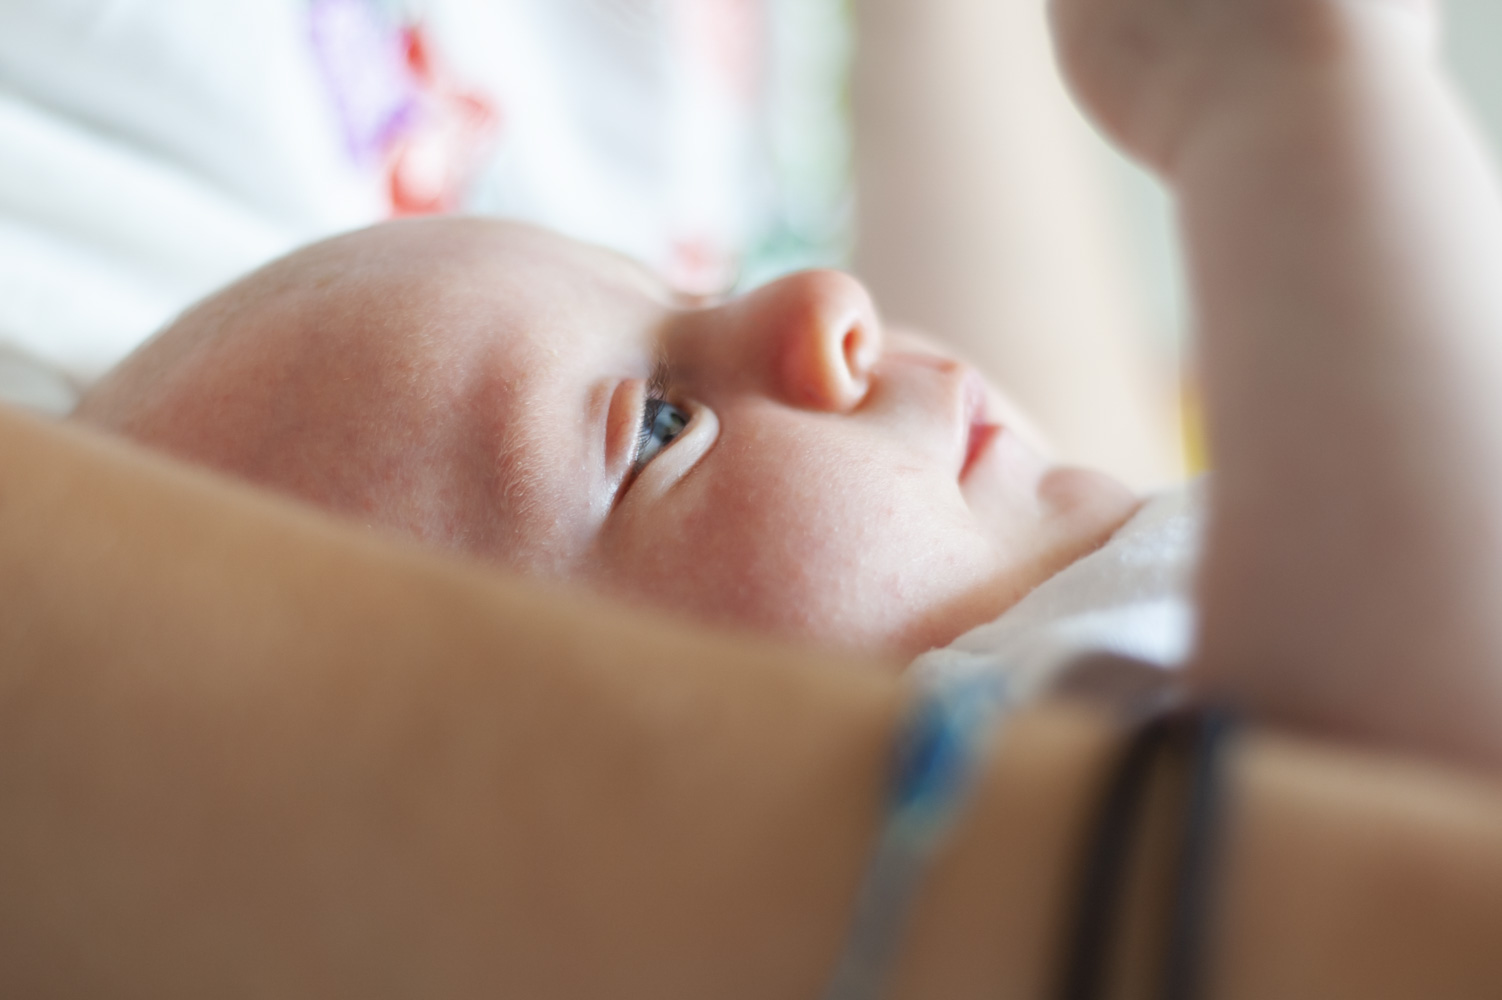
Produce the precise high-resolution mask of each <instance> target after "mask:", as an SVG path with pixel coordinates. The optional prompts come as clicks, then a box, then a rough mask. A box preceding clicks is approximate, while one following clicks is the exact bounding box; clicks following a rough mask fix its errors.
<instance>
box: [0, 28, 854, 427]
mask: <svg viewBox="0 0 1502 1000" xmlns="http://www.w3.org/2000/svg"><path fill="white" fill-rule="evenodd" d="M842 6H843V3H842V0H152V2H150V3H121V2H118V0H5V2H0V399H9V400H11V401H12V402H19V403H22V404H29V405H32V406H35V407H38V408H41V409H50V410H53V411H54V412H56V411H63V412H65V411H66V410H67V409H69V408H70V407H71V400H72V398H73V397H74V396H75V395H76V393H77V391H78V389H79V388H80V387H82V386H86V385H87V384H88V383H89V382H90V381H91V380H92V379H94V378H96V377H97V376H98V375H99V374H101V373H102V372H103V371H105V370H106V369H107V368H109V367H110V366H112V365H113V364H115V363H116V362H117V361H119V360H120V358H122V357H123V356H124V355H125V354H126V353H128V352H129V351H130V350H132V349H133V348H134V347H135V346H137V345H138V344H139V343H140V342H141V341H142V340H144V339H145V338H146V337H147V336H148V335H150V334H151V333H152V332H154V331H155V330H157V329H159V328H160V327H162V326H163V325H164V324H166V323H167V322H168V321H170V320H171V319H172V318H173V316H175V315H176V314H177V313H178V312H180V311H181V310H182V309H184V308H185V307H186V306H188V305H189V304H191V303H192V302H193V301H195V300H197V299H198V298H201V297H202V296H204V295H205V294H207V293H209V292H211V291H213V290H214V289H216V288H218V287H220V286H222V285H224V284H226V283H227V282H229V281H230V280H232V279H234V278H236V277H238V276H240V275H242V274H244V273H245V272H247V271H249V270H252V269H254V268H255V267H258V266H260V265H261V264H263V263H265V262H266V261H267V260H269V259H271V258H273V257H276V256H278V255H280V254H283V253H285V252H287V251H289V250H291V249H293V248H294V247H297V246H299V245H302V244H304V243H307V242H310V241H313V240H316V239H319V238H322V237H324V236H328V235H331V234H333V233H336V232H340V231H344V230H349V229H353V228H358V227H361V226H365V225H369V224H371V223H374V222H377V221H380V220H381V219H384V218H388V217H390V216H392V215H400V214H414V213H422V212H432V211H456V210H457V211H469V212H479V213H485V214H493V215H501V216H506V217H511V218H521V219H526V220H529V221H532V222H536V223H538V224H540V225H543V226H545V227H547V228H550V229H555V230H558V231H560V232H563V233H565V234H566V235H569V236H573V237H575V238H578V239H582V240H585V241H588V242H593V243H600V244H604V245H606V246H610V247H613V248H614V249H617V250H619V251H621V252H624V253H627V254H630V255H632V256H635V257H638V258H640V259H642V260H644V261H646V262H647V263H649V264H651V265H653V266H656V267H657V268H659V269H660V270H662V271H664V272H665V273H667V274H668V275H669V276H670V277H673V278H675V279H678V280H679V281H680V282H681V283H682V284H684V285H692V284H694V283H701V284H716V283H717V282H720V283H722V282H724V281H725V280H727V278H730V277H733V276H735V275H736V274H741V275H748V274H749V275H751V276H753V277H754V276H766V275H769V274H771V273H776V272H778V271H780V270H786V269H787V268H790V267H793V266H800V265H801V266H807V265H808V264H811V263H824V264H833V263H837V262H838V256H839V253H840V251H841V249H842V245H841V240H842V239H843V221H842V220H843V217H844V214H845V211H844V202H845V192H844V187H843V183H844V177H845V173H846V171H845V164H844V149H843V141H844V134H845V130H844V128H843V122H842V120H841V117H840V116H841V108H840V99H841V98H840V80H841V76H842V73H843V67H844V58H845V57H844V53H845V49H846V41H847V40H846V37H845V34H844V29H845V25H844V22H843V20H842V16H843V15H842ZM821 241H822V243H821ZM28 367H30V368H31V369H32V370H31V371H29V372H28V371H27V370H26V369H27V368H28ZM13 387H18V388H14V389H13ZM12 390H13V391H12Z"/></svg>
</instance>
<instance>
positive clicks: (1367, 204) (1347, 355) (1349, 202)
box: [1055, 0, 1502, 767]
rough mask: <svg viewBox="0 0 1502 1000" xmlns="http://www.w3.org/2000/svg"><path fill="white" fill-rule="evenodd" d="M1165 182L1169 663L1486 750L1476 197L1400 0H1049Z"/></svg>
mask: <svg viewBox="0 0 1502 1000" xmlns="http://www.w3.org/2000/svg"><path fill="white" fill-rule="evenodd" d="M1055 12H1056V14H1057V15H1058V20H1059V24H1060V28H1061V38H1062V39H1063V44H1064V53H1065V58H1066V63H1067V65H1068V66H1069V67H1070V69H1071V70H1072V74H1073V77H1074V79H1075V82H1076V83H1077V85H1078V87H1079V90H1080V92H1081V93H1082V94H1083V95H1084V97H1085V99H1086V100H1087V102H1088V103H1089V104H1090V105H1091V106H1092V108H1093V109H1094V110H1095V111H1096V112H1097V113H1098V115H1099V116H1100V117H1101V118H1102V120H1103V121H1104V122H1105V123H1106V124H1107V125H1108V127H1110V128H1111V129H1112V130H1113V131H1114V132H1115V134H1116V135H1117V136H1118V137H1119V138H1120V139H1121V140H1122V141H1123V142H1124V143H1125V144H1126V145H1127V146H1128V148H1130V149H1131V150H1133V151H1134V152H1136V153H1138V154H1139V155H1141V156H1142V157H1144V158H1145V159H1146V160H1147V161H1148V162H1150V163H1152V164H1153V165H1154V166H1156V167H1157V168H1158V169H1159V170H1161V171H1162V172H1163V173H1164V175H1165V176H1166V177H1167V178H1168V179H1169V181H1170V183H1171V184H1172V186H1173V189H1174V191H1175V193H1176V195H1177V197H1178V201H1179V206H1180V217H1181V220H1182V228H1183V233H1184V239H1185V242H1186V245H1187V251H1188V259H1189V265H1190V269H1191V276H1192V285H1193V289H1194V298H1195V303H1196V307H1197V312H1198V325H1199V335H1200V344H1199V353H1200V356H1201V358H1202V361H1203V365H1204V372H1203V376H1204V384H1205V387H1206V394H1207V410H1208V416H1209V432H1210V442H1211V445H1212V453H1213V460H1214V465H1215V468H1216V473H1215V476H1214V478H1213V480H1212V487H1211V494H1212V508H1213V509H1212V517H1211V526H1210V535H1209V542H1208V552H1207V556H1206V562H1205V566H1204V571H1203V578H1202V587H1201V590H1202V598H1203V606H1204V623H1203V643H1202V650H1201V655H1200V660H1199V664H1198V672H1197V680H1198V681H1199V683H1200V684H1201V686H1202V687H1203V688H1204V689H1206V690H1208V691H1210V692H1213V693H1215V694H1217V695H1220V696H1222V697H1228V698H1231V699H1233V700H1235V701H1237V702H1240V703H1243V704H1246V705H1248V706H1250V707H1252V708H1253V709H1254V710H1256V711H1259V712H1261V713H1264V714H1265V715H1266V716H1268V717H1271V718H1279V719H1284V720H1289V721H1295V722H1298V723H1301V724H1305V725H1308V726H1310V727H1315V728H1319V729H1323V730H1326V731H1331V730H1335V731H1343V732H1347V733H1354V734H1359V735H1361V736H1364V737H1366V738H1370V739H1374V740H1382V741H1388V742H1398V743H1402V744H1405V745H1407V746H1409V747H1416V748H1421V749H1423V750H1424V751H1426V752H1437V753H1443V754H1447V755H1450V756H1452V757H1460V758H1465V759H1467V760H1469V761H1471V762H1473V763H1476V762H1479V763H1482V764H1484V765H1487V766H1491V767H1495V766H1497V765H1498V764H1502V727H1499V726H1497V725H1496V719H1497V712H1498V708H1499V706H1502V615H1499V614H1498V613H1497V609H1498V608H1499V607H1502V333H1499V331H1502V282H1499V281H1498V276H1499V274H1502V197H1499V194H1498V185H1497V182H1496V177H1495V174H1494V170H1493V168H1492V167H1491V165H1490V164H1488V162H1487V160H1486V157H1485V156H1484V154H1483V151H1482V146H1481V143H1480V142H1479V141H1478V139H1477V137H1476V135H1475V134H1474V131H1473V129H1472V128H1471V125H1470V123H1469V122H1468V121H1467V119H1466V116H1465V114H1464V113H1463V112H1462V111H1461V109H1460V108H1459V107H1458V104H1457V101H1456V99H1455V97H1454V96H1453V95H1452V93H1451V91H1450V88H1449V86H1448V85H1447V82H1446V80H1445V79H1444V76H1443V74H1442V72H1441V70H1440V68H1439V66H1438V63H1437V59H1436V58H1435V51H1434V50H1435V46H1434V44H1433V43H1434V38H1435V36H1436V34H1437V31H1436V27H1437V20H1438V18H1437V10H1436V7H1435V6H1434V5H1433V4H1431V3H1429V2H1427V0H1263V2H1250V0H1238V2H1217V3H1210V2H1192V3H1183V4H1167V3H1160V2H1155V0H1134V2H1131V3H1119V2H1118V3H1108V2H1095V0H1057V2H1056V4H1055Z"/></svg>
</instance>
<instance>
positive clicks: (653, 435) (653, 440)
mask: <svg viewBox="0 0 1502 1000" xmlns="http://www.w3.org/2000/svg"><path fill="white" fill-rule="evenodd" d="M687 426H688V414H687V413H684V412H683V411H682V410H680V409H678V407H676V406H674V405H673V404H672V403H669V402H668V401H667V400H665V399H656V398H653V397H650V396H649V397H648V398H647V404H646V406H644V407H642V414H641V429H640V430H639V431H638V432H637V435H636V462H635V465H636V467H637V468H638V469H640V468H641V467H642V466H644V465H646V464H647V463H648V462H650V461H652V459H654V458H656V457H657V453H658V452H659V451H662V449H664V448H666V447H667V446H668V445H670V444H672V443H673V439H674V438H676V437H677V436H678V435H679V434H682V433H683V428H685V427H687Z"/></svg>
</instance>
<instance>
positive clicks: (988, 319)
mask: <svg viewBox="0 0 1502 1000" xmlns="http://www.w3.org/2000/svg"><path fill="white" fill-rule="evenodd" d="M853 9H854V11H855V14H856V18H857V27H858V39H857V48H856V64H855V66H856V72H855V77H854V91H853V110H854V115H855V133H856V134H855V139H856V143H855V150H856V175H857V182H858V195H859V212H858V223H859V226H858V244H857V254H856V268H857V270H858V272H859V273H860V275H861V277H862V279H863V280H865V281H866V282H867V284H869V285H870V287H871V288H872V289H873V291H874V292H875V293H876V298H877V301H879V302H881V303H882V304H883V307H884V309H885V310H886V311H887V312H888V314H889V315H888V318H889V319H891V320H894V321H897V322H899V323H905V324H913V325H916V326H918V327H921V328H923V329H924V330H925V331H926V332H928V333H930V334H932V335H934V336H936V337H939V338H941V339H943V340H946V341H948V342H949V343H950V344H952V345H953V346H954V347H955V349H957V350H959V351H961V352H962V353H964V354H965V355H966V356H968V357H969V358H970V359H972V360H973V361H974V362H975V363H977V364H978V365H980V367H981V368H982V369H983V370H985V371H986V373H987V374H988V375H989V376H990V377H991V378H992V379H993V380H994V381H995V382H996V383H997V384H998V385H1000V386H1001V387H1003V388H1004V389H1006V390H1007V391H1008V392H1009V393H1010V394H1011V395H1013V396H1014V397H1015V398H1016V399H1017V400H1018V401H1019V402H1020V403H1021V404H1022V405H1023V408H1024V409H1026V410H1027V411H1028V412H1029V413H1030V414H1032V415H1034V416H1035V417H1036V418H1037V419H1038V421H1039V424H1040V427H1041V429H1042V430H1043V431H1044V432H1045V434H1046V435H1047V436H1048V437H1049V438H1051V439H1052V441H1053V443H1054V444H1055V445H1057V446H1058V448H1059V449H1060V451H1061V452H1062V454H1063V455H1064V456H1065V457H1067V458H1068V459H1070V460H1072V461H1078V462H1083V463H1086V464H1089V465H1093V466H1096V467H1098V468H1102V469H1106V470H1108V471H1110V472H1113V473H1116V474H1117V475H1120V476H1122V477H1123V478H1124V479H1126V480H1127V481H1128V482H1130V483H1133V484H1134V485H1137V486H1139V487H1140V486H1145V485H1150V484H1153V485H1156V484H1161V483H1163V482H1164V481H1167V480H1170V479H1172V478H1174V477H1175V476H1176V475H1177V474H1178V471H1179V455H1178V442H1179V437H1178V433H1177V430H1176V426H1175V422H1176V414H1175V407H1174V400H1175V396H1176V387H1175V385H1174V381H1175V379H1176V377H1177V373H1176V372H1175V371H1174V367H1173V364H1172V359H1171V358H1169V357H1168V356H1167V352H1166V351H1163V350H1159V349H1157V347H1156V345H1155V344H1154V343H1153V338H1151V337H1149V336H1148V331H1147V330H1146V329H1145V324H1144V322H1143V316H1142V309H1141V304H1140V303H1139V302H1138V301H1137V299H1136V297H1135V296H1134V295H1133V293H1132V291H1131V285H1130V275H1128V274H1126V273H1125V272H1126V267H1125V261H1126V248H1125V246H1124V245H1123V240H1122V237H1121V234H1120V233H1119V232H1117V231H1116V230H1115V229H1114V228H1113V227H1112V225H1111V224H1110V220H1111V218H1112V211H1111V209H1112V206H1111V205H1110V204H1109V201H1110V193H1109V192H1108V191H1107V190H1106V189H1105V188H1106V185H1105V177H1104V175H1103V171H1102V170H1101V166H1102V165H1101V164H1098V163H1096V162H1094V158H1093V156H1092V153H1093V151H1092V149H1091V148H1090V146H1089V143H1090V142H1091V139H1090V136H1089V135H1088V130H1087V128H1086V126H1085V125H1084V124H1083V123H1082V122H1081V120H1080V118H1079V115H1078V113H1077V112H1076V111H1075V110H1074V108H1073V107H1072V106H1071V105H1070V102H1069V99H1068V97H1067V96H1066V95H1065V93H1064V88H1063V85H1062V83H1061V82H1060V80H1059V77H1058V72H1057V70H1056V69H1055V67H1054V63H1053V60H1052V59H1051V58H1050V55H1049V46H1048V35H1047V30H1046V26H1045V24H1044V18H1043V12H1042V4H1041V2H1039V0H861V2H859V3H857V4H855V5H854V8H853Z"/></svg>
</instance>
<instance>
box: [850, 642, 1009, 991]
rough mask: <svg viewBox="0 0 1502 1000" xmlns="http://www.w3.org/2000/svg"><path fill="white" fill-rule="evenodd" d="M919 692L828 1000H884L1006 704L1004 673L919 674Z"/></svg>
mask: <svg viewBox="0 0 1502 1000" xmlns="http://www.w3.org/2000/svg"><path fill="white" fill-rule="evenodd" d="M914 680H915V682H916V687H917V690H916V691H915V692H914V696H913V699H912V701H911V703H910V706H909V710H908V715H907V718H906V720H905V721H904V723H903V727H902V731H901V732H900V733H899V735H898V739H897V746H896V753H895V759H894V761H893V768H892V772H893V773H892V787H891V790H890V792H889V793H888V800H887V816H886V823H885V825H884V827H883V829H882V831H881V835H880V837H879V838H878V840H877V843H876V848H875V851H874V852H873V855H872V857H871V861H870V862H869V863H868V865H867V867H866V877H865V881H864V882H863V883H862V885H861V888H860V893H859V895H858V896H857V897H856V903H855V918H854V920H853V921H852V923H851V927H850V934H849V937H848V938H847V939H846V942H845V950H844V953H843V954H842V955H841V956H840V960H839V963H838V964H837V965H836V966H835V971H834V975H833V977H832V978H831V980H830V983H829V987H828V988H827V989H826V990H825V992H824V1000H880V998H881V997H882V996H883V994H884V993H885V992H886V988H887V985H888V982H889V980H890V978H891V970H892V964H893V962H894V960H895V959H896V952H897V946H898V943H899V942H900V940H901V938H902V934H903V931H904V930H905V929H906V926H907V918H908V914H909V910H910V908H911V905H912V898H913V894H914V892H915V891H916V889H917V887H918V884H919V882H920V881H921V879H922V876H923V873H924V871H925V869H926V868H927V867H928V861H929V859H930V858H931V857H932V855H933V853H934V851H935V850H937V849H938V847H939V846H940V844H941V843H942V841H943V839H944V836H945V834H947V833H948V832H949V830H950V829H951V827H952V826H953V824H954V820H955V819H956V817H957V816H958V815H959V812H960V809H961V807H962V806H963V805H964V804H965V802H966V801H967V800H968V798H969V791H970V788H971V786H972V785H973V783H974V777H975V771H976V765H977V764H978V762H979V761H980V759H981V758H982V756H983V755H984V751H985V749H986V747H988V746H989V745H990V741H991V740H993V739H994V738H995V736H996V733H997V732H998V727H997V725H996V723H997V722H998V721H999V720H1000V718H1001V717H1002V715H1003V710H1004V709H1005V708H1006V707H1007V705H1008V703H1009V697H1008V695H1009V692H1008V690H1007V687H1006V680H1005V677H1004V676H1003V675H1002V674H1001V673H1000V672H998V671H979V670H977V671H964V672H961V671H954V670H937V669H924V668H921V667H920V668H915V675H914Z"/></svg>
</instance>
